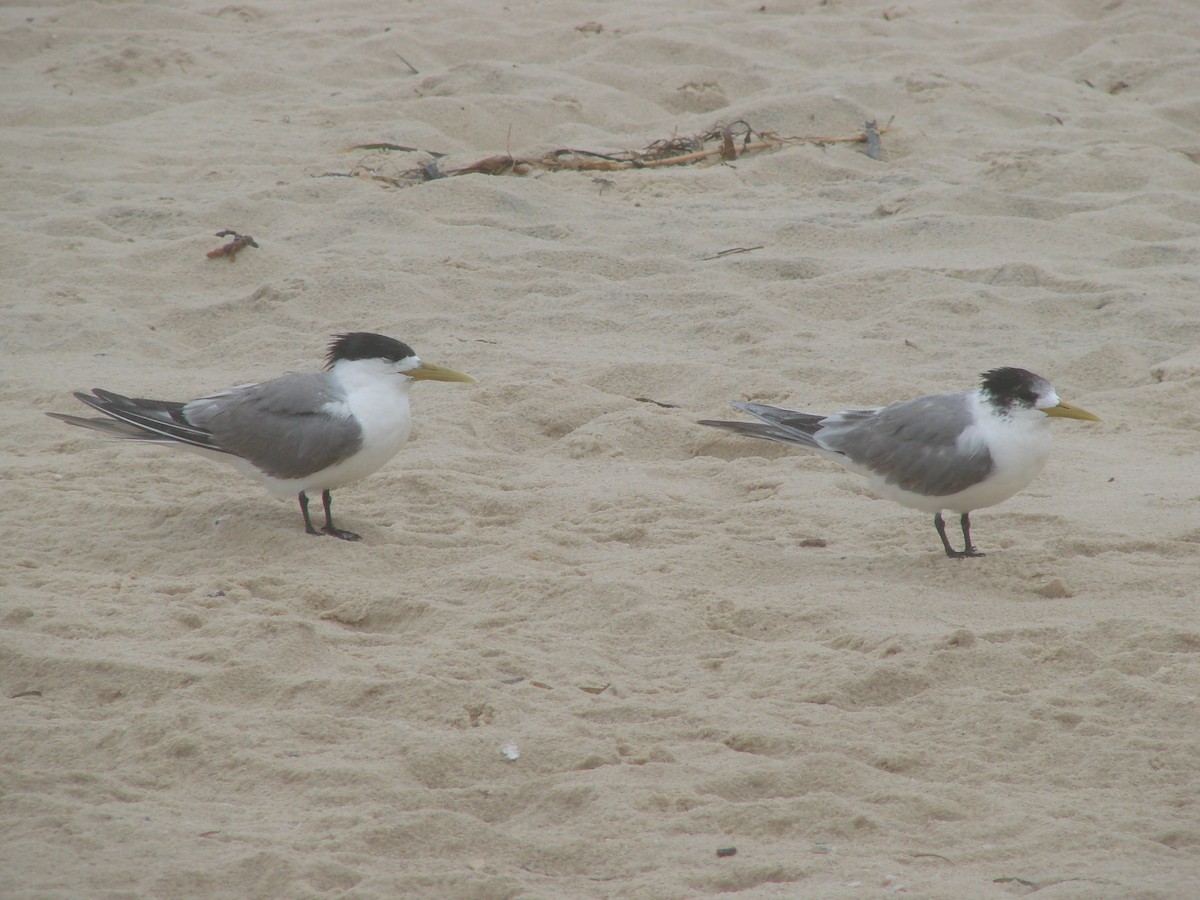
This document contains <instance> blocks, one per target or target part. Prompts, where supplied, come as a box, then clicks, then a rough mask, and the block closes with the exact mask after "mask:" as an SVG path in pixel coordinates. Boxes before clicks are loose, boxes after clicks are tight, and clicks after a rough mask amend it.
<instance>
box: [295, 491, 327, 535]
mask: <svg viewBox="0 0 1200 900" xmlns="http://www.w3.org/2000/svg"><path fill="white" fill-rule="evenodd" d="M300 512H302V513H304V530H305V531H307V532H308V533H309V534H315V535H316V536H317V537H321V536H322V535H321V532H319V531H317V529H315V528H313V523H312V519H310V518H309V517H308V494H306V493H304V491H301V492H300Z"/></svg>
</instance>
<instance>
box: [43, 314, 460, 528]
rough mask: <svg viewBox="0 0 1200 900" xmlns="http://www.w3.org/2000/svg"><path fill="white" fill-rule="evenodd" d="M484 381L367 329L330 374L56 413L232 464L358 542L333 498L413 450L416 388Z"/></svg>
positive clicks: (328, 368)
mask: <svg viewBox="0 0 1200 900" xmlns="http://www.w3.org/2000/svg"><path fill="white" fill-rule="evenodd" d="M474 380H475V379H473V378H472V377H471V376H470V375H464V374H463V373H462V372H456V371H454V370H453V369H446V368H443V367H442V366H435V365H433V364H432V363H427V362H422V361H421V359H420V358H419V357H418V356H417V354H416V353H415V352H413V349H412V347H410V346H408V344H405V343H403V342H402V341H398V340H395V339H394V338H390V337H385V336H383V335H381V334H370V333H368V332H361V331H358V332H349V333H346V334H338V335H334V339H333V342H332V343H331V344H330V345H329V352H328V355H327V356H326V359H325V369H324V371H321V372H289V373H288V374H286V375H281V376H280V377H278V378H273V379H271V380H270V381H263V382H259V383H257V384H243V385H239V386H237V387H232V388H229V389H228V390H225V391H220V392H218V393H215V394H209V395H208V396H205V397H200V398H199V399H197V400H192V401H191V402H185V403H180V402H176V401H171V400H144V399H132V398H129V397H123V396H121V395H120V394H114V393H113V392H111V391H105V390H101V389H100V388H96V389H94V390H93V391H92V393H91V394H84V393H79V392H77V393H76V394H75V397H76V398H77V399H78V400H81V401H82V402H84V403H86V404H87V405H88V406H90V407H92V408H93V409H95V410H98V411H99V412H102V413H104V414H105V415H106V416H108V417H109V418H106V419H83V418H80V417H78V416H69V415H64V414H63V413H47V415H49V416H51V417H53V418H55V419H60V420H61V421H63V422H68V423H70V424H71V425H79V426H82V427H83V428H91V429H93V430H95V431H99V432H102V433H104V434H107V435H109V436H111V437H117V438H122V439H125V440H131V441H144V442H147V443H152V444H170V445H172V446H176V447H182V448H184V449H186V450H191V451H194V452H196V453H199V454H201V455H203V456H205V457H208V458H209V459H214V460H220V461H222V462H227V463H229V464H231V465H232V466H233V467H234V468H235V469H237V470H238V471H239V472H241V473H242V474H243V475H245V476H247V477H249V478H254V479H256V480H258V481H260V482H262V483H263V484H264V485H265V486H266V488H267V490H268V491H269V492H270V493H271V494H272V495H273V496H276V497H281V498H282V497H295V496H298V497H299V500H300V512H301V513H303V514H304V530H305V531H307V532H308V533H309V534H315V535H322V534H327V535H332V536H333V537H336V538H341V539H342V540H344V541H357V540H358V539H359V535H357V534H355V533H354V532H353V531H344V530H342V529H340V528H335V527H334V524H333V514H332V512H331V509H330V507H331V504H332V499H331V496H330V491H332V490H334V489H335V488H339V487H342V486H343V485H346V484H350V483H352V482H355V481H358V480H360V479H362V478H366V477H367V476H368V475H370V474H372V473H373V472H376V471H378V470H379V469H380V468H382V467H383V465H384V464H385V463H386V462H387V461H388V460H390V459H391V458H392V457H393V456H395V455H396V454H397V453H398V452H399V451H400V448H401V447H403V446H404V444H405V442H406V441H407V440H408V435H409V432H410V431H411V429H412V416H411V413H410V411H409V403H408V394H409V390H410V389H411V388H412V385H413V382H414V381H462V382H471V381H474ZM314 491H320V492H321V501H322V503H323V505H324V507H325V526H324V528H322V529H321V530H320V531H318V530H317V529H316V528H314V527H313V523H312V519H311V518H309V515H308V495H309V493H310V492H314Z"/></svg>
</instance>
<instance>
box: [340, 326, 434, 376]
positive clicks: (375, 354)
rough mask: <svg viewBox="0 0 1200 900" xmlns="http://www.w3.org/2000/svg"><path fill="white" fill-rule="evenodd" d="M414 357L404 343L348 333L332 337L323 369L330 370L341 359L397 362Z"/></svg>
mask: <svg viewBox="0 0 1200 900" xmlns="http://www.w3.org/2000/svg"><path fill="white" fill-rule="evenodd" d="M416 355H417V354H416V353H415V352H414V351H413V348H412V347H410V346H408V344H406V343H404V341H398V340H396V339H395V338H390V337H386V336H385V335H382V334H372V333H371V332H369V331H349V332H346V333H345V334H336V335H334V336H333V341H332V342H331V343H330V345H329V353H328V355H326V357H325V368H326V369H331V368H333V364H334V363H337V362H340V361H341V360H343V359H345V360H351V359H386V360H388V361H389V362H399V361H400V360H402V359H407V358H408V357H410V356H416Z"/></svg>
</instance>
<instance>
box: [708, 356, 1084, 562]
mask: <svg viewBox="0 0 1200 900" xmlns="http://www.w3.org/2000/svg"><path fill="white" fill-rule="evenodd" d="M982 378H983V381H982V383H981V385H980V386H979V387H978V388H976V389H975V390H971V391H962V392H960V393H955V394H930V395H928V396H924V397H917V398H916V399H914V400H904V401H901V402H899V403H893V404H891V405H890V406H882V407H875V408H871V409H848V410H843V411H842V412H837V413H834V414H832V415H828V416H823V415H819V414H815V413H808V412H799V411H796V410H791V409H780V408H779V407H776V406H766V405H764V404H761V403H734V404H733V406H734V407H736V408H737V409H741V410H744V411H745V412H748V413H750V415H752V416H754V417H755V418H757V419H759V420H760V421H759V422H728V421H714V420H708V419H706V420H703V421H701V422H700V423H699V424H701V425H711V426H712V427H714V428H723V429H725V430H726V431H732V432H734V433H735V434H743V435H746V436H748V437H755V438H762V439H763V440H768V441H775V442H777V443H780V444H791V445H794V446H798V447H804V448H806V449H809V450H815V451H816V452H817V453H819V454H820V455H821V456H823V457H825V458H826V459H832V460H834V461H835V462H838V463H841V464H842V465H843V466H845V467H846V468H847V469H849V470H850V471H852V472H856V473H858V474H859V475H863V476H865V477H866V478H867V482H868V484H869V486H870V488H871V490H873V491H874V492H875V493H877V494H879V495H880V496H881V497H884V498H885V499H888V500H893V501H895V502H897V503H900V504H902V505H904V506H908V507H912V508H914V509H920V510H924V511H925V512H931V513H933V514H934V516H933V525H934V527H935V528H936V529H937V533H938V537H940V538H941V539H942V547H943V548H944V549H945V551H946V555H947V556H948V557H950V558H951V559H962V558H964V557H968V556H983V555H984V554H983V553H980V552H979V550H977V549H976V547H975V545H974V544H972V543H971V519H970V515H971V512H972V511H973V510H976V509H982V508H984V507H987V506H995V505H996V504H997V503H1001V502H1003V501H1005V500H1007V499H1008V498H1009V497H1011V496H1013V494H1015V493H1017V492H1018V491H1020V490H1022V489H1023V488H1025V487H1026V486H1027V485H1028V484H1029V483H1030V482H1031V481H1033V479H1034V478H1035V477H1036V476H1037V474H1038V473H1039V472H1040V471H1041V470H1042V466H1043V465H1045V463H1046V458H1047V457H1048V456H1049V454H1050V428H1049V424H1050V422H1049V419H1050V418H1065V419H1083V420H1086V421H1090V422H1099V421H1100V419H1099V418H1098V417H1097V416H1095V415H1093V414H1092V413H1090V412H1088V411H1087V410H1085V409H1080V408H1079V407H1078V406H1072V405H1071V404H1070V403H1065V402H1063V401H1062V400H1060V399H1059V397H1058V394H1057V393H1056V392H1055V390H1054V388H1053V387H1051V385H1050V382H1048V381H1046V379H1044V378H1042V377H1040V376H1038V375H1034V374H1033V373H1032V372H1029V371H1026V370H1025V369H1015V368H1009V367H1005V368H999V369H992V370H990V371H988V372H985V373H983V376H982ZM943 509H947V510H950V511H952V512H956V513H959V514H960V516H961V518H960V520H959V521H960V524H961V526H962V533H963V540H964V548H963V549H962V550H955V549H953V548H952V547H951V546H950V541H949V540H948V539H947V537H946V523H945V521H944V520H943V519H942V510H943Z"/></svg>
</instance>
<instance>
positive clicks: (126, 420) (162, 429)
mask: <svg viewBox="0 0 1200 900" xmlns="http://www.w3.org/2000/svg"><path fill="white" fill-rule="evenodd" d="M75 398H76V399H77V400H79V401H80V402H82V403H86V404H87V405H88V406H90V407H92V409H95V410H98V411H99V412H102V413H104V414H105V415H106V416H111V417H112V418H111V419H83V418H80V417H78V416H68V415H63V414H62V413H47V415H49V416H51V417H52V418H55V419H59V420H61V421H63V422H67V423H68V424H71V425H79V426H81V427H83V428H91V429H92V430H93V431H101V432H104V433H105V434H108V435H111V436H113V437H118V438H123V439H124V440H130V441H147V442H149V443H157V444H173V443H181V444H191V445H193V446H195V447H203V448H204V449H206V450H216V451H219V452H223V453H227V452H229V451H227V450H225V448H224V447H220V446H218V445H217V444H216V443H214V441H213V436H212V435H211V434H210V433H209V432H208V431H206V430H205V429H203V428H197V427H196V426H195V425H193V424H192V423H191V422H189V421H188V420H187V418H186V417H185V416H184V414H183V407H184V404H182V403H176V402H174V401H172V400H147V399H145V398H140V397H139V398H131V397H124V396H122V395H121V394H114V393H113V392H112V391H106V390H103V389H101V388H94V389H93V390H92V393H91V394H84V393H81V392H78V391H77V392H76V393H75Z"/></svg>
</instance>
